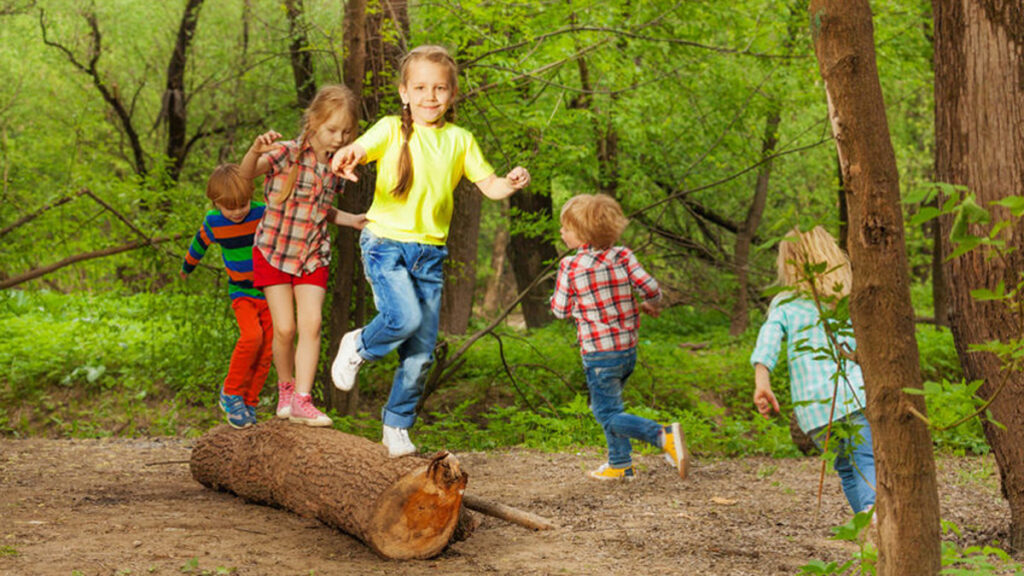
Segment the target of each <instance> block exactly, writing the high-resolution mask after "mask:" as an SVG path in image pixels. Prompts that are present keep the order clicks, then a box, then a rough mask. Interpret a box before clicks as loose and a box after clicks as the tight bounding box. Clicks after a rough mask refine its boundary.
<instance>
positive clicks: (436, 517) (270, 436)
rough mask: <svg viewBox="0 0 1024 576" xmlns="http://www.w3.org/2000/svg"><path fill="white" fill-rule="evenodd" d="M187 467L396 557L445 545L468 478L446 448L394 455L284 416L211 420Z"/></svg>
mask: <svg viewBox="0 0 1024 576" xmlns="http://www.w3.org/2000/svg"><path fill="white" fill-rule="evenodd" d="M190 469H191V471H192V477H193V478H194V479H195V480H196V481H197V482H199V483H200V484H202V485H203V486H206V487H207V488H210V489H213V490H223V491H226V492H231V493H232V494H235V495H237V496H239V497H241V498H243V499H245V500H246V501H248V502H253V503H256V504H264V505H267V506H276V507H280V508H284V509H285V510H290V511H292V512H295V513H296V514H299V515H300V516H304V517H307V518H316V519H317V520H319V521H321V522H323V523H324V524H327V525H328V526H332V527H334V528H337V529H339V530H341V531H342V532H345V533H346V534H349V535H351V536H354V537H356V538H358V539H359V540H361V541H362V542H363V543H365V544H366V545H367V546H369V547H370V548H372V549H373V551H374V552H376V553H378V554H380V555H381V556H383V557H384V558H393V559H410V558H431V557H434V556H436V555H437V554H439V553H440V552H441V550H443V549H444V547H445V546H447V545H448V543H449V542H450V541H451V539H452V535H453V533H454V531H455V528H456V526H457V525H458V523H459V513H460V510H461V508H462V493H463V491H464V490H465V488H466V480H467V479H468V476H467V475H466V473H465V472H463V471H462V470H461V469H460V468H459V461H458V459H456V458H455V456H454V455H452V454H449V453H447V452H439V453H438V454H437V455H435V456H434V457H433V458H430V459H423V458H417V457H405V458H388V454H387V449H386V448H384V446H382V445H380V444H377V443H374V442H370V441H369V440H367V439H365V438H360V437H358V436H350V435H348V434H344V433H342V432H338V431H336V430H333V429H330V428H311V427H308V426H296V425H294V424H289V423H287V422H284V421H281V420H272V421H269V422H266V423H264V424H259V425H257V426H252V427H250V428H246V429H245V430H235V429H233V428H230V427H228V426H226V425H221V426H218V427H216V428H214V429H213V430H211V431H209V432H207V433H206V434H205V435H203V436H202V437H201V438H200V439H199V440H198V441H197V442H196V446H195V448H193V449H192V457H191V462H190Z"/></svg>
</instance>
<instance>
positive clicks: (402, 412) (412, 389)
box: [357, 229, 448, 428]
mask: <svg viewBox="0 0 1024 576" xmlns="http://www.w3.org/2000/svg"><path fill="white" fill-rule="evenodd" d="M359 248H360V249H361V250H362V255H363V268H364V269H365V271H366V279H367V280H368V281H369V282H370V286H371V287H372V288H373V303H374V305H375V306H376V307H377V316H375V317H374V318H373V320H371V321H370V323H369V324H367V325H366V326H364V327H363V331H362V334H360V338H359V342H358V343H357V351H358V353H359V355H360V356H361V357H362V358H363V359H364V360H367V361H373V360H377V359H379V358H382V357H383V356H385V355H387V354H388V353H390V352H391V351H392V350H395V349H397V350H398V369H397V370H396V371H395V378H394V381H393V382H392V384H391V394H390V395H389V396H388V403H387V405H385V406H384V409H383V410H382V411H381V420H383V422H384V424H386V425H387V426H393V427H395V428H411V427H412V425H413V424H414V423H415V422H416V403H417V402H419V399H420V396H421V395H422V394H423V383H424V381H425V380H426V377H427V374H428V373H429V372H430V366H431V364H433V362H434V344H435V343H436V342H437V324H438V316H439V314H440V311H441V288H442V286H443V285H444V261H445V258H447V257H448V249H447V248H445V247H444V246H434V245H431V244H419V243H416V242H398V241H396V240H389V239H387V238H380V237H378V236H376V235H375V234H373V233H372V232H370V231H369V230H368V229H364V230H363V232H362V234H361V235H360V236H359Z"/></svg>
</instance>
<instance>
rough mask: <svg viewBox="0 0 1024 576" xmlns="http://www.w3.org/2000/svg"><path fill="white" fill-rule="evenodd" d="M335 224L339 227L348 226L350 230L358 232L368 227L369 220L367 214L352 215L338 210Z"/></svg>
mask: <svg viewBox="0 0 1024 576" xmlns="http://www.w3.org/2000/svg"><path fill="white" fill-rule="evenodd" d="M333 221H334V223H335V224H336V225H338V226H348V227H349V228H355V229H356V230H362V229H363V228H365V227H366V223H367V222H368V220H367V219H366V212H363V213H361V214H352V213H351V212H343V211H341V210H338V211H336V212H335V213H334V219H333Z"/></svg>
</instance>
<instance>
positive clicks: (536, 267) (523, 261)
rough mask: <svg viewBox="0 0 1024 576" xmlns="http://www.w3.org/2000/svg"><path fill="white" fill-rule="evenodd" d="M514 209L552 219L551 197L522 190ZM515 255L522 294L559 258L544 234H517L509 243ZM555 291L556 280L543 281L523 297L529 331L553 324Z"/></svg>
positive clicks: (513, 202)
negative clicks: (552, 305)
mask: <svg viewBox="0 0 1024 576" xmlns="http://www.w3.org/2000/svg"><path fill="white" fill-rule="evenodd" d="M510 204H511V206H512V208H514V209H515V210H518V211H520V212H521V213H523V214H526V215H528V216H529V217H531V218H540V219H548V218H551V212H552V208H551V196H547V195H544V194H534V193H532V192H530V191H529V190H520V191H519V192H517V193H515V194H513V195H512V196H511V198H510ZM509 248H510V252H511V255H512V258H511V260H512V273H513V274H515V277H516V286H518V291H519V292H522V291H523V290H525V289H526V288H527V287H528V286H529V285H530V283H532V282H533V280H534V278H536V277H537V276H538V275H540V273H541V272H542V271H543V270H544V267H545V264H546V263H547V262H548V261H550V260H553V259H555V258H557V257H558V252H556V251H555V247H554V246H552V245H551V242H550V241H548V239H547V238H546V237H544V236H541V235H526V234H523V233H522V232H514V233H513V234H512V240H511V242H509ZM552 290H554V280H553V279H548V280H545V281H544V282H541V283H540V284H538V285H537V286H535V287H534V288H533V290H531V291H530V292H529V293H528V294H527V295H526V297H524V298H523V300H522V302H521V304H520V306H521V308H522V310H523V319H524V320H525V321H526V327H527V328H540V327H541V326H544V325H546V324H549V323H550V322H551V321H552V320H553V319H554V317H553V316H552V315H551V313H550V303H549V299H550V297H551V291H552Z"/></svg>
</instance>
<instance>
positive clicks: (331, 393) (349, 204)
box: [320, 0, 409, 416]
mask: <svg viewBox="0 0 1024 576" xmlns="http://www.w3.org/2000/svg"><path fill="white" fill-rule="evenodd" d="M390 16H393V17H394V18H397V19H398V20H397V21H395V22H393V23H391V22H390V21H388V20H387V17H390ZM385 25H387V26H397V27H399V28H401V29H407V28H408V26H409V23H408V12H407V10H406V9H405V7H404V3H397V4H396V3H394V2H391V3H388V7H387V9H385V10H383V15H382V14H381V13H375V14H374V15H373V16H372V17H368V15H367V14H366V0H348V1H347V2H346V4H345V31H344V43H345V62H344V65H343V69H344V74H345V78H344V81H345V85H347V86H348V87H349V88H350V89H351V90H352V91H353V92H354V93H355V95H356V98H358V99H359V101H360V104H361V107H362V111H363V118H364V119H366V120H373V119H375V118H376V117H377V115H378V114H379V112H380V104H381V99H382V98H383V97H384V96H385V95H386V92H385V90H387V91H391V90H393V89H394V88H393V86H392V85H391V84H390V83H389V82H388V81H387V80H386V78H390V77H391V76H393V74H394V72H393V71H394V70H395V69H397V66H398V58H400V56H401V51H400V50H399V49H398V48H397V47H395V46H392V45H390V44H386V43H384V41H383V37H382V34H381V29H382V26H385ZM367 78H369V80H370V84H369V85H368V86H367V85H366V82H365V81H366V79H367ZM361 174H362V177H361V178H360V179H359V181H358V182H355V183H348V184H346V186H345V193H344V194H343V195H341V197H339V198H338V201H337V202H338V208H339V209H340V210H344V211H346V212H352V213H361V212H366V211H367V210H368V209H369V208H370V203H371V202H372V201H373V187H374V184H375V183H376V174H375V173H374V172H373V171H372V170H362V172H361ZM331 251H332V253H333V256H332V258H333V260H334V262H335V264H334V266H335V271H334V276H333V278H334V284H333V285H332V286H331V312H330V320H329V322H330V324H329V326H328V333H329V343H328V346H327V351H328V355H327V357H328V358H329V359H331V360H333V359H334V354H335V353H337V351H338V345H339V344H340V343H341V337H342V336H344V335H345V333H346V332H348V331H349V330H351V329H352V328H353V327H354V326H362V325H363V324H364V323H365V319H366V316H367V312H368V303H369V302H370V299H371V295H370V290H369V287H368V285H367V283H366V280H365V279H364V275H363V268H362V260H361V259H360V252H359V233H358V232H357V231H355V230H352V229H350V228H342V229H341V231H340V232H339V233H338V234H336V235H335V236H334V241H333V244H332V245H331ZM325 368H326V369H325V370H324V371H323V373H322V374H321V376H320V382H321V386H322V389H323V392H324V398H325V399H326V400H327V403H328V405H329V406H331V407H332V408H334V409H335V410H337V411H338V413H340V414H345V415H349V416H351V415H354V414H355V413H356V412H357V411H358V409H359V387H358V386H357V387H355V388H353V389H352V390H351V391H349V392H342V391H341V390H338V389H337V388H335V387H334V386H333V385H332V384H331V377H330V362H327V363H325Z"/></svg>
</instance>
